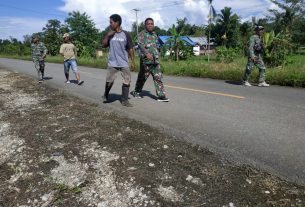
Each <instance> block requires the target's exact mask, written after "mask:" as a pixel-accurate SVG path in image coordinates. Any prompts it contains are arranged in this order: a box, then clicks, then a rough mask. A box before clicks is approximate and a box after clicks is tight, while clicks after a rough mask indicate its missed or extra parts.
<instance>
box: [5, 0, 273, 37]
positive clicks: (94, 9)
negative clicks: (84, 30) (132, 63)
mask: <svg viewBox="0 0 305 207" xmlns="http://www.w3.org/2000/svg"><path fill="white" fill-rule="evenodd" d="M62 2H63V5H62V6H61V7H60V8H58V9H59V10H60V11H64V12H66V13H68V12H72V11H80V12H86V13H87V14H88V15H89V16H90V17H91V18H92V19H93V20H94V22H95V23H96V25H97V27H98V28H99V29H105V28H106V27H107V26H108V25H109V16H110V15H111V14H114V13H117V14H120V15H121V16H122V18H123V25H122V26H123V28H124V29H126V30H130V29H131V25H132V23H133V22H135V20H136V17H135V11H133V9H135V8H137V9H140V12H138V21H139V22H142V21H144V20H145V19H146V18H147V17H152V18H154V19H155V25H157V26H159V27H161V28H165V29H167V28H169V27H171V25H172V24H175V23H176V20H177V18H180V19H181V18H184V17H187V19H188V21H189V23H190V24H196V25H204V24H206V23H207V17H208V12H209V5H208V1H207V0H150V1H147V0H62ZM213 6H214V8H215V9H216V11H217V12H220V10H221V9H223V8H224V7H225V6H227V7H231V8H232V11H233V12H234V13H237V14H238V15H239V16H240V17H241V19H242V20H250V19H251V17H252V16H257V17H263V16H264V15H266V14H267V10H268V9H270V8H277V7H276V6H275V5H274V4H272V3H271V2H270V1H269V0H245V1H240V0H213ZM46 23H47V19H38V18H15V17H1V19H0V38H8V37H9V36H14V37H17V38H18V39H20V40H22V39H23V38H22V36H23V35H24V34H32V33H33V32H37V31H41V29H42V27H43V26H44V25H45V24H46Z"/></svg>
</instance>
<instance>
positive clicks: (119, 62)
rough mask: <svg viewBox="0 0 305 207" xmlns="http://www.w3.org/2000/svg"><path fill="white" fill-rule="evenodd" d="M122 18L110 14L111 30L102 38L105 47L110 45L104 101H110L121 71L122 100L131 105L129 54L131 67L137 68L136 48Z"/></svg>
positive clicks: (123, 103) (124, 104) (128, 105)
mask: <svg viewBox="0 0 305 207" xmlns="http://www.w3.org/2000/svg"><path fill="white" fill-rule="evenodd" d="M121 23H122V18H121V16H120V15H118V14H113V15H111V16H110V28H111V31H110V32H108V34H107V35H106V36H105V37H104V39H103V40H102V46H103V47H104V48H106V47H109V57H108V68H107V77H106V85H105V92H104V96H103V102H104V103H107V102H109V92H110V89H111V87H112V86H113V83H114V80H115V78H116V73H117V72H119V71H120V72H121V74H122V77H123V85H122V100H121V103H122V105H123V106H127V107H131V106H132V105H131V104H130V103H129V101H128V94H129V87H130V82H131V74H130V69H129V64H128V56H129V57H130V59H131V69H132V70H135V62H134V50H133V44H132V40H131V37H130V35H129V34H128V33H127V32H126V31H124V30H122V28H121Z"/></svg>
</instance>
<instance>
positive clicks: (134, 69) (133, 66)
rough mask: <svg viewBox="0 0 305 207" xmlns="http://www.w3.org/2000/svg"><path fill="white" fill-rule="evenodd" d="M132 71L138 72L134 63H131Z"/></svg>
mask: <svg viewBox="0 0 305 207" xmlns="http://www.w3.org/2000/svg"><path fill="white" fill-rule="evenodd" d="M130 69H131V71H132V72H134V71H136V64H135V62H134V61H132V62H131V64H130Z"/></svg>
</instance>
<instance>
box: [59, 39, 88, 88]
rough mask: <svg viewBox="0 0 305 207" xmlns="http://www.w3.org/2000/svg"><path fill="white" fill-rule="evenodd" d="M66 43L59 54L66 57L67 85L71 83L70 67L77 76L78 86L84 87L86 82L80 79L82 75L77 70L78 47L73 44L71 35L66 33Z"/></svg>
mask: <svg viewBox="0 0 305 207" xmlns="http://www.w3.org/2000/svg"><path fill="white" fill-rule="evenodd" d="M63 38H64V43H63V44H62V45H61V46H60V50H59V53H60V54H61V55H62V56H64V72H65V76H66V83H70V80H69V70H70V67H71V69H72V71H73V72H74V74H75V77H76V80H77V84H78V85H82V84H83V83H84V81H82V80H81V79H80V75H79V72H78V69H77V63H76V57H77V51H76V47H75V46H74V45H73V44H72V43H71V40H70V35H69V33H65V34H64V36H63Z"/></svg>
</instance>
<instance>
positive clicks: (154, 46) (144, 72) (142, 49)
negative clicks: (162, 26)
mask: <svg viewBox="0 0 305 207" xmlns="http://www.w3.org/2000/svg"><path fill="white" fill-rule="evenodd" d="M138 50H139V53H140V71H139V74H138V79H137V82H136V86H135V90H134V91H133V92H132V93H131V94H132V95H133V96H134V97H135V98H142V97H141V96H140V93H141V91H142V89H143V86H144V84H145V82H146V80H147V78H148V77H149V75H150V74H151V75H152V76H153V80H154V85H155V88H156V93H157V96H158V101H162V102H168V101H169V99H168V98H166V94H165V91H164V85H163V82H162V72H161V69H160V57H159V51H158V36H157V34H156V32H155V31H154V20H153V19H152V18H147V19H146V20H145V30H144V31H142V32H140V33H139V35H138Z"/></svg>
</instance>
